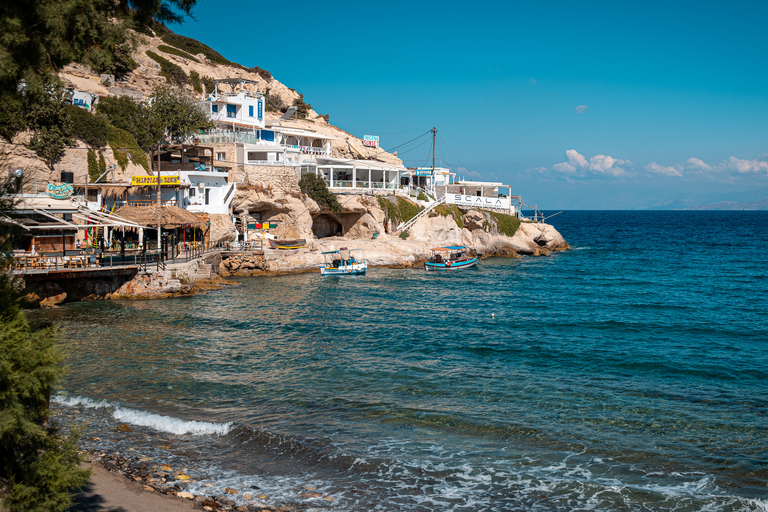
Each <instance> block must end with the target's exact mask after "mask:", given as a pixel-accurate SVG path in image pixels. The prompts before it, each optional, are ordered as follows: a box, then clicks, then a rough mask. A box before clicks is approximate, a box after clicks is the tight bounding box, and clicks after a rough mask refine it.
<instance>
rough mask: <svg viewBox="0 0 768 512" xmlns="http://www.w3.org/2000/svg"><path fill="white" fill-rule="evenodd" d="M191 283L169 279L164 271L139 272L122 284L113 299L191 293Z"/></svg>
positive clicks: (163, 296)
mask: <svg viewBox="0 0 768 512" xmlns="http://www.w3.org/2000/svg"><path fill="white" fill-rule="evenodd" d="M193 293H194V290H193V288H192V286H191V285H184V284H181V282H180V281H179V280H178V279H168V278H167V277H165V275H164V274H162V273H154V274H138V275H137V276H136V277H134V278H133V279H132V280H131V281H128V282H127V283H125V284H124V285H123V286H121V287H120V288H119V289H118V290H117V291H115V293H113V294H111V296H110V298H111V299H159V298H165V297H180V296H184V295H191V294H193Z"/></svg>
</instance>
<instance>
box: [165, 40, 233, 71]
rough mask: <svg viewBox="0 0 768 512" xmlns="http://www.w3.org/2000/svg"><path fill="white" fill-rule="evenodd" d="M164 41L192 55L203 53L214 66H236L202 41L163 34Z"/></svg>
mask: <svg viewBox="0 0 768 512" xmlns="http://www.w3.org/2000/svg"><path fill="white" fill-rule="evenodd" d="M162 39H163V41H165V42H166V43H168V44H169V45H171V46H175V47H176V48H178V49H179V50H184V51H185V52H187V53H189V54H191V55H197V54H198V53H202V54H203V55H205V57H206V58H207V59H208V60H209V61H211V62H213V63H214V64H223V65H225V66H235V65H236V64H235V63H234V62H230V61H229V60H227V59H225V58H224V56H223V55H221V54H220V53H219V52H217V51H216V50H214V49H213V48H211V47H210V46H207V45H204V44H203V43H201V42H200V41H197V40H195V39H192V38H191V37H186V36H182V35H179V34H174V33H168V34H163V37H162Z"/></svg>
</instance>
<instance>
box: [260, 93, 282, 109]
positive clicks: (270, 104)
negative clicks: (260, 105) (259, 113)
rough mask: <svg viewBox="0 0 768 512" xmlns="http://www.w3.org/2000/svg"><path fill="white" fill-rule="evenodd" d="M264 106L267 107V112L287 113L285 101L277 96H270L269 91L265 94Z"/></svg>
mask: <svg viewBox="0 0 768 512" xmlns="http://www.w3.org/2000/svg"><path fill="white" fill-rule="evenodd" d="M264 105H266V109H267V112H285V111H286V105H285V102H284V101H283V99H282V98H281V97H280V96H278V95H276V94H270V93H269V89H267V92H266V93H265V94H264Z"/></svg>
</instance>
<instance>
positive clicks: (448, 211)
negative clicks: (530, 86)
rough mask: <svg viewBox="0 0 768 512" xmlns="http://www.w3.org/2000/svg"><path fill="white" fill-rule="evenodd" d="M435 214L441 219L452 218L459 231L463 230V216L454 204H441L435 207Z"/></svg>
mask: <svg viewBox="0 0 768 512" xmlns="http://www.w3.org/2000/svg"><path fill="white" fill-rule="evenodd" d="M435 213H437V214H439V215H442V216H443V217H453V220H454V221H455V222H456V225H457V226H459V229H463V228H464V214H463V213H462V212H461V210H459V207H458V206H456V205H455V204H441V205H438V206H436V207H435Z"/></svg>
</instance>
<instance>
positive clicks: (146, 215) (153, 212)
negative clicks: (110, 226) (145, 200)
mask: <svg viewBox="0 0 768 512" xmlns="http://www.w3.org/2000/svg"><path fill="white" fill-rule="evenodd" d="M158 208H160V210H161V213H160V215H161V221H160V225H161V226H162V227H163V229H176V228H183V227H186V226H187V225H188V224H189V226H190V227H193V228H200V229H205V228H206V223H205V222H203V221H202V220H201V219H200V218H199V217H198V216H197V215H195V214H194V213H192V212H189V211H187V210H182V209H181V208H178V207H176V206H160V207H158V206H123V207H122V208H118V209H117V210H116V211H115V215H117V216H118V217H122V218H124V219H128V220H132V221H134V222H136V223H137V224H141V225H142V226H150V227H151V226H157V210H158Z"/></svg>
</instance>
